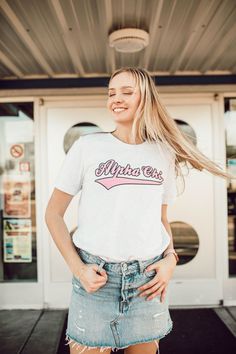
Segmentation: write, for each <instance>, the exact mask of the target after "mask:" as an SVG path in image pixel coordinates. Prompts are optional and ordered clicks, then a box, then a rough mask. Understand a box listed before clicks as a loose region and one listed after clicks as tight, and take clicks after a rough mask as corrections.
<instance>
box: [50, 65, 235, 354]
mask: <svg viewBox="0 0 236 354" xmlns="http://www.w3.org/2000/svg"><path fill="white" fill-rule="evenodd" d="M107 108H108V110H109V111H110V112H111V114H112V116H113V117H114V120H115V123H116V130H115V131H114V132H112V133H105V132H99V133H94V134H88V135H83V136H81V137H80V138H79V139H78V140H77V141H76V142H75V143H74V144H73V146H72V147H71V149H70V150H69V152H68V154H67V156H66V158H65V160H64V163H63V166H62V168H61V170H60V173H59V175H58V177H57V180H56V183H55V188H54V191H53V193H52V196H51V198H50V200H49V203H48V206H47V210H46V215H45V218H46V223H47V225H48V228H49V230H50V233H51V235H52V237H53V239H54V241H55V243H56V245H57V247H58V249H59V251H60V252H61V254H62V256H63V257H64V259H65V261H66V262H67V264H68V266H69V268H70V270H71V272H72V274H73V280H72V284H73V289H72V296H71V302H70V306H69V316H68V326H67V331H66V339H67V340H68V344H69V345H70V353H71V354H73V353H78V350H79V353H88V352H89V353H91V351H90V350H93V353H95V354H96V353H100V352H106V353H111V351H116V350H118V349H120V348H125V353H126V354H147V353H148V354H152V353H153V354H154V353H156V351H157V349H158V352H159V353H160V349H159V341H160V339H161V338H163V337H164V336H166V335H167V334H168V333H169V332H170V331H171V330H172V328H173V322H172V320H171V318H170V313H169V309H168V296H167V295H168V283H169V281H170V279H171V277H172V275H173V272H174V270H175V267H176V263H177V261H178V255H177V254H176V252H175V250H174V245H173V239H172V234H171V228H170V225H169V223H168V218H167V207H168V205H170V204H172V203H173V202H174V200H175V199H176V194H177V193H176V183H175V177H176V172H177V175H178V174H179V175H181V170H180V166H179V163H180V162H184V163H185V164H186V166H187V163H189V164H190V165H191V166H192V167H193V168H196V169H198V170H200V171H201V170H203V169H206V170H208V171H209V172H210V173H213V174H215V175H217V176H221V177H224V178H232V177H233V176H230V175H229V174H227V173H226V172H224V171H222V169H221V168H220V167H219V166H218V165H216V164H215V163H214V162H213V161H210V160H209V159H208V158H207V157H206V156H204V155H203V154H202V153H201V152H200V151H199V150H198V149H197V148H196V147H195V146H194V145H193V144H192V143H191V141H190V139H188V138H187V137H186V136H185V135H183V134H182V133H181V131H180V130H179V129H178V126H177V125H176V123H175V121H174V120H173V119H172V118H171V117H170V116H169V115H168V113H167V111H166V109H165V108H164V106H163V104H162V103H161V101H160V98H159V96H158V93H157V91H156V88H155V84H154V82H153V81H152V78H151V77H150V75H149V74H148V72H147V71H146V70H144V69H139V68H129V67H128V68H121V69H119V70H117V71H115V72H114V73H113V74H112V76H111V78H110V81H109V87H108V100H107ZM80 190H81V196H80V201H79V210H78V219H79V220H78V228H77V230H76V232H75V233H74V234H73V240H72V239H71V237H70V235H69V231H68V229H67V227H66V224H65V222H64V219H63V217H64V214H65V211H66V209H67V207H68V205H69V203H70V201H71V199H72V198H73V196H74V195H75V194H77V193H78V192H79V191H80ZM146 300H147V301H146Z"/></svg>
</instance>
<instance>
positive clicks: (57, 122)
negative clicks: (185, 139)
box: [0, 90, 236, 308]
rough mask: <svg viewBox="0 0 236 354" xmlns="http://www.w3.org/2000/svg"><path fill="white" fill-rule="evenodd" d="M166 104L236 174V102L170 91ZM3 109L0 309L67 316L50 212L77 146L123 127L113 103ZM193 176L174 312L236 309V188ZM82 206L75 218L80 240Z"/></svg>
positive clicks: (19, 102)
mask: <svg viewBox="0 0 236 354" xmlns="http://www.w3.org/2000/svg"><path fill="white" fill-rule="evenodd" d="M189 92H191V90H190V91H189ZM162 98H163V101H164V103H165V104H166V106H167V109H168V111H169V112H170V113H171V115H172V117H173V118H174V119H175V120H176V121H177V123H178V125H179V127H180V128H181V129H182V130H183V131H184V132H186V133H187V134H189V136H191V137H192V139H193V142H194V143H195V144H197V146H198V147H199V149H200V150H201V151H202V152H203V153H204V154H205V155H206V156H208V157H209V158H211V159H213V160H214V161H215V162H217V163H218V164H219V165H220V166H221V167H222V168H225V166H226V165H227V168H228V169H230V170H231V172H232V173H234V174H235V175H236V154H235V153H236V93H232V94H231V93H230V94H228V93H227V94H223V93H217V94H215V92H198V93H197V92H195V93H186V92H183V93H174V92H172V93H167V92H166V93H163V94H162ZM0 107H1V110H0V135H1V139H0V185H1V208H0V209H1V210H0V220H1V229H0V247H1V258H0V304H1V305H0V306H1V308H43V307H44V308H47V307H50V308H60V307H62V308H65V307H67V306H68V303H69V297H70V290H71V273H70V271H69V268H68V267H67V265H66V263H65V261H64V259H63V258H62V256H61V254H60V253H59V251H58V249H57V248H56V246H55V244H54V242H53V240H52V238H51V237H50V234H49V232H48V229H47V227H46V224H45V220H44V214H45V208H46V205H47V202H48V199H49V196H50V194H51V192H52V188H53V181H54V179H55V177H56V174H57V171H58V170H59V168H60V165H61V163H62V161H63V158H64V156H65V153H67V151H68V150H69V148H70V146H71V145H72V143H73V141H74V140H76V139H78V138H79V137H80V135H82V134H84V133H86V134H87V133H89V132H93V131H100V130H101V131H112V130H113V129H114V128H115V126H114V122H113V120H112V117H111V116H110V114H109V112H108V111H107V109H106V95H104V94H99V95H95V94H91V95H88V94H86V95H83V94H80V95H67V96H62V95H61V94H60V95H59V94H58V95H52V96H46V95H45V96H43V95H42V96H40V98H39V97H26V96H25V97H24V96H22V95H21V96H19V97H17V96H15V97H14V99H13V98H10V99H9V98H3V97H2V98H1V99H0ZM183 172H184V174H185V189H184V192H183V185H182V183H181V182H180V181H178V182H179V183H178V192H179V196H178V198H177V201H176V203H175V204H174V205H173V206H170V207H169V212H168V216H169V221H170V223H171V228H172V233H173V237H174V245H175V248H176V249H177V251H178V253H179V256H180V263H179V265H178V266H177V267H176V269H175V273H174V276H173V278H172V280H171V282H170V283H169V287H170V288H171V291H170V294H171V296H170V299H169V301H170V306H173V307H188V306H189V307H194V306H201V307H202V306H216V305H221V304H225V305H235V303H236V297H235V294H236V222H235V220H236V182H235V181H230V183H229V182H228V183H227V181H226V180H224V179H221V178H218V177H215V176H213V175H211V174H209V173H207V172H198V171H196V170H190V172H189V174H187V171H184V170H183ZM78 198H79V194H78V195H77V196H75V198H74V199H73V200H72V202H71V204H70V205H69V208H68V210H67V212H66V215H65V220H66V223H67V226H68V229H69V231H70V232H73V230H74V229H75V227H76V215H77V203H78ZM91 222H92V220H91Z"/></svg>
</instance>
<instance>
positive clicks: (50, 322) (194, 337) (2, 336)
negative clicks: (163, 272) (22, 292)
mask: <svg viewBox="0 0 236 354" xmlns="http://www.w3.org/2000/svg"><path fill="white" fill-rule="evenodd" d="M170 314H171V317H172V319H173V323H174V327H173V330H172V332H171V333H170V334H169V335H167V336H166V337H165V338H163V340H161V341H160V349H161V354H165V353H166V354H167V353H168V354H178V353H181V354H185V353H186V354H195V353H196V354H198V353H199V354H205V353H206V354H210V353H212V354H218V353H224V354H231V353H232V354H233V353H234V354H235V353H236V307H217V308H202V309H171V308H170ZM66 320H67V310H1V311H0V353H1V354H42V353H43V354H63V353H64V354H66V353H69V347H68V345H67V346H66V345H65V340H64V338H65V327H66ZM186 339H188V340H186ZM222 350H223V351H222ZM91 353H92V352H91ZM116 353H117V354H121V353H123V351H122V350H120V351H118V352H116Z"/></svg>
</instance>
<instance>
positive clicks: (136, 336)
mask: <svg viewBox="0 0 236 354" xmlns="http://www.w3.org/2000/svg"><path fill="white" fill-rule="evenodd" d="M77 252H78V254H79V256H80V258H81V260H82V261H83V262H84V263H85V264H98V265H99V266H100V268H103V269H105V271H106V273H107V276H108V279H107V282H106V283H105V285H103V286H102V287H101V288H99V289H98V290H97V291H95V292H92V293H88V292H87V291H86V290H85V289H84V288H83V285H82V283H81V282H80V280H79V278H77V277H75V276H73V278H72V294H71V299H70V305H69V313H68V323H67V329H66V341H67V344H66V345H69V344H71V345H72V347H74V346H76V348H77V349H80V348H83V350H85V349H95V348H100V351H101V352H102V351H104V350H105V349H108V348H110V349H112V351H118V350H119V349H122V348H127V347H129V346H130V345H134V344H140V343H146V342H152V341H154V342H155V343H156V346H157V349H158V353H160V349H159V344H158V342H157V341H158V340H159V339H161V338H163V337H164V336H166V335H167V334H168V333H169V332H170V331H171V330H172V328H173V321H172V320H171V317H170V313H169V308H168V287H167V292H166V295H165V298H164V301H163V302H161V301H160V295H157V296H155V297H154V298H153V299H151V300H149V301H147V300H146V298H147V296H143V297H139V296H138V295H139V294H140V293H141V291H140V290H138V288H139V287H140V286H142V285H144V284H146V283H147V282H149V281H150V280H151V279H152V278H154V276H155V274H156V270H151V271H149V272H144V271H145V268H146V267H147V266H148V265H150V264H152V263H155V262H156V261H158V260H160V259H161V258H163V253H162V254H160V255H158V256H156V257H154V258H152V259H148V260H145V261H140V260H132V261H128V262H118V263H114V262H107V261H105V260H104V259H102V258H100V257H99V256H95V255H93V254H91V253H89V252H87V251H85V250H82V249H78V248H77ZM149 296H150V295H149ZM81 352H82V350H80V351H79V353H81Z"/></svg>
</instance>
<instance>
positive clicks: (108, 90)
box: [108, 86, 133, 91]
mask: <svg viewBox="0 0 236 354" xmlns="http://www.w3.org/2000/svg"><path fill="white" fill-rule="evenodd" d="M128 87H130V88H133V87H132V86H121V88H128ZM109 90H115V89H114V88H113V87H111V88H109V89H108V91H109Z"/></svg>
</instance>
